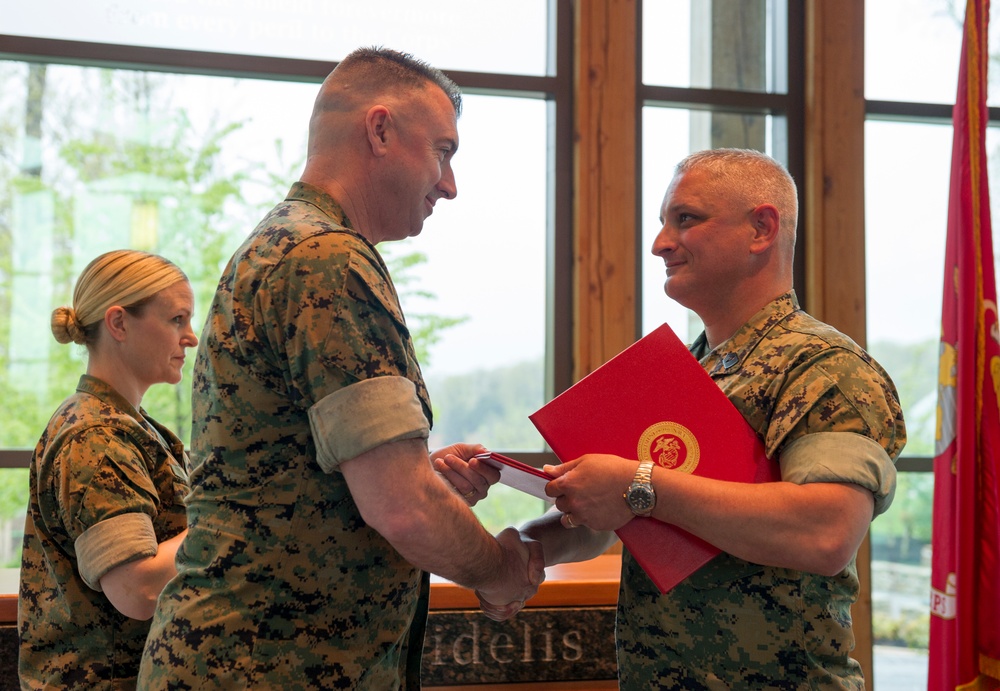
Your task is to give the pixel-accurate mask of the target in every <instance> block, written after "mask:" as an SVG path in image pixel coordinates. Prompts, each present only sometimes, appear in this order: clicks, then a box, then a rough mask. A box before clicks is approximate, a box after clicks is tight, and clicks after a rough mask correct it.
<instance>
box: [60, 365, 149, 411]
mask: <svg viewBox="0 0 1000 691" xmlns="http://www.w3.org/2000/svg"><path fill="white" fill-rule="evenodd" d="M76 390H77V391H79V392H80V393H87V394H90V395H91V396H95V397H96V398H98V399H100V400H101V401H103V402H104V403H107V404H109V405H112V406H114V407H115V408H118V409H119V410H121V411H122V412H123V413H127V414H128V415H131V416H132V417H133V418H135V419H136V420H141V419H142V417H143V414H142V409H139V410H136V408H135V406H133V405H132V404H131V403H129V402H128V401H127V400H126V399H125V397H124V396H122V395H121V394H120V393H118V392H117V391H115V389H114V388H113V387H112V386H111V385H110V384H108V383H107V382H105V381H104V380H103V379H98V378H97V377H92V376H90V375H89V374H84V375H81V376H80V382H79V383H78V384H77V385H76Z"/></svg>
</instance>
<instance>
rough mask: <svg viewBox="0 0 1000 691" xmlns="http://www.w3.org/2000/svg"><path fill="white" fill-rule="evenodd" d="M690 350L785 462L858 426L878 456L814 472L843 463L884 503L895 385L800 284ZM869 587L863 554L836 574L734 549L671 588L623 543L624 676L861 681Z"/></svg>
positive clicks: (685, 684) (820, 460)
mask: <svg viewBox="0 0 1000 691" xmlns="http://www.w3.org/2000/svg"><path fill="white" fill-rule="evenodd" d="M691 351H692V353H693V354H694V355H695V357H697V358H699V360H700V361H701V364H702V366H703V367H704V368H705V369H706V370H707V371H708V372H709V374H710V375H711V376H712V377H713V378H714V379H715V380H716V382H717V383H718V384H719V386H720V387H721V388H722V390H723V391H724V392H725V393H726V395H727V396H728V397H729V399H730V400H731V401H732V402H733V403H734V404H735V405H736V407H737V408H738V409H739V410H740V412H741V413H742V414H743V416H744V417H745V418H746V419H747V420H748V421H749V422H750V424H751V426H752V427H753V428H754V429H755V430H756V431H757V434H758V436H760V437H761V438H762V439H763V440H764V443H765V447H766V450H767V454H768V457H770V458H777V459H778V461H779V463H782V474H783V476H785V477H787V475H788V473H789V471H790V469H789V468H787V467H786V466H785V464H784V462H783V461H782V458H781V454H782V450H783V449H785V448H787V445H788V444H789V443H790V442H792V441H794V440H796V439H800V438H801V437H804V436H805V435H809V434H813V433H817V432H848V433H853V434H845V435H843V439H844V441H843V444H844V448H845V449H848V450H850V449H857V450H858V451H859V452H861V453H860V454H859V455H863V454H864V453H869V454H870V453H871V449H874V450H875V455H876V456H878V457H880V461H881V465H878V464H875V465H876V469H874V470H873V468H872V467H871V464H865V463H862V462H860V461H858V462H856V463H855V464H854V465H856V466H857V467H856V468H855V467H853V465H851V464H848V463H847V462H846V461H847V460H848V459H842V465H841V467H840V468H838V469H837V470H838V472H839V473H840V474H839V475H837V476H836V477H831V476H827V477H824V474H826V473H829V472H830V471H828V470H827V468H826V466H827V461H829V460H830V459H828V458H826V457H825V456H821V457H815V458H814V459H813V458H810V459H809V460H810V462H811V463H813V462H814V467H813V468H811V469H810V470H811V471H812V473H813V475H812V476H811V478H810V481H831V482H833V481H845V480H844V475H845V466H846V475H847V476H848V477H849V481H852V482H855V483H857V484H859V485H862V486H864V487H868V488H870V489H872V491H873V492H876V493H877V492H879V489H878V488H880V487H881V488H885V487H886V486H888V487H889V488H890V491H888V492H887V493H886V496H885V497H884V498H882V499H881V500H877V501H881V508H882V509H884V508H885V507H886V506H887V502H888V501H891V496H892V492H891V488H892V487H894V480H895V475H894V467H893V466H892V462H893V461H894V460H895V459H896V457H897V456H898V455H899V452H900V451H901V450H902V448H903V445H904V444H905V442H906V431H905V428H904V425H903V417H902V411H901V409H900V406H899V400H898V396H897V394H896V390H895V387H894V386H893V384H892V381H891V380H890V379H889V376H888V375H887V374H886V373H885V371H884V370H883V369H882V368H881V367H880V366H879V365H878V364H877V363H876V362H875V361H874V360H872V359H871V358H870V357H869V356H868V355H867V354H866V353H865V352H864V351H862V350H861V348H859V347H858V346H857V345H856V344H855V343H853V342H852V341H851V340H850V339H848V338H847V337H846V336H844V335H843V334H840V333H839V332H837V331H836V330H834V329H832V328H831V327H829V326H827V325H825V324H823V323H822V322H819V321H817V320H816V319H814V318H812V317H810V316H809V315H808V314H806V313H804V312H802V311H801V310H800V309H799V305H798V301H797V299H796V297H795V294H794V292H789V293H787V294H785V295H783V296H781V297H780V298H778V299H777V300H775V301H774V302H772V303H771V304H769V305H768V306H767V307H765V308H764V309H763V310H761V311H760V312H759V313H758V314H757V315H755V316H754V318H753V319H751V321H750V322H749V323H748V324H746V325H745V326H744V327H743V328H741V329H740V330H739V331H738V332H737V333H736V334H734V336H733V337H732V338H730V339H729V340H728V341H726V342H725V343H723V344H721V345H720V346H719V347H718V348H716V349H715V350H714V351H713V352H708V346H707V341H706V340H705V336H704V334H702V335H701V337H700V338H699V339H698V340H697V341H696V342H695V343H694V344H693V345H692V347H691ZM855 435H860V436H855ZM836 436H837V438H839V437H840V435H836ZM861 437H865V438H866V439H862V438H861ZM869 439H870V440H873V441H874V442H877V443H878V444H879V445H880V446H881V449H882V450H883V451H884V453H883V452H882V451H879V447H877V446H875V445H874V444H872V443H871V442H870V441H868V440H869ZM808 441H809V440H804V442H805V443H808ZM883 456H884V457H883ZM852 458H853V456H852ZM858 590H859V583H858V575H857V568H856V565H855V563H854V561H853V560H852V562H851V564H850V565H849V566H848V568H846V569H845V570H844V571H843V572H841V573H840V574H838V575H837V576H835V577H832V578H830V577H825V576H819V575H816V574H811V573H805V572H800V571H795V570H791V569H779V568H773V567H765V566H760V565H757V564H752V563H750V562H746V561H743V560H741V559H738V558H736V557H733V556H732V555H729V554H725V553H723V554H721V555H719V556H718V557H716V558H715V559H713V560H712V561H710V562H709V563H708V564H707V565H706V566H705V567H703V568H702V569H700V570H699V571H697V572H695V573H694V574H692V575H691V576H690V577H689V578H687V579H686V580H684V581H682V582H681V583H680V585H678V586H677V587H675V588H674V589H673V590H671V591H670V592H669V593H667V594H665V595H661V594H660V592H659V591H658V590H657V588H656V587H655V586H654V585H653V583H652V582H651V581H650V580H649V578H648V577H647V576H646V574H645V573H644V572H643V571H642V568H641V567H639V566H638V565H637V564H636V563H635V560H634V559H632V558H631V555H629V554H627V552H626V555H625V559H624V563H623V567H622V583H621V590H620V593H619V605H618V623H617V627H616V631H617V639H618V641H617V645H618V664H619V676H620V680H621V688H623V689H646V688H649V689H664V688H669V689H756V688H768V689H863V688H864V679H863V675H862V672H861V668H860V666H859V665H858V664H857V662H855V661H853V660H852V659H850V657H849V654H850V652H851V650H852V649H853V647H854V634H853V632H852V630H851V613H850V607H851V604H852V603H853V602H854V601H855V600H856V599H857V596H858Z"/></svg>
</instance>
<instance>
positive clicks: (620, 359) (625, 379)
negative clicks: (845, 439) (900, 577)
mask: <svg viewBox="0 0 1000 691" xmlns="http://www.w3.org/2000/svg"><path fill="white" fill-rule="evenodd" d="M528 417H529V418H530V419H531V421H532V422H533V423H534V425H535V427H536V428H538V431H539V432H541V434H542V437H544V439H545V441H546V442H548V445H549V446H550V447H551V448H552V451H553V452H554V453H555V454H556V456H558V457H559V460H560V461H562V462H566V461H571V460H573V459H575V458H578V457H580V456H582V455H584V454H587V453H608V454H615V455H617V456H622V457H624V458H629V459H636V458H638V459H643V460H646V459H648V460H653V461H655V462H656V463H657V464H658V465H660V466H661V467H665V468H669V469H672V470H677V471H680V472H689V473H694V474H695V475H701V476H704V477H710V478H715V479H719V480H731V481H735V482H767V481H771V480H778V479H780V474H779V470H778V464H777V463H776V462H772V461H770V460H768V458H767V456H766V455H765V453H764V445H763V444H762V443H761V441H760V439H759V438H758V437H757V434H756V433H755V432H754V430H753V429H752V428H751V427H750V425H749V424H748V423H747V421H746V420H745V419H744V418H743V416H742V415H741V414H740V412H739V411H738V410H737V409H736V407H735V406H733V404H732V402H730V400H729V399H728V398H726V395H725V394H724V393H722V390H721V389H720V388H719V387H718V385H717V384H716V383H715V382H714V381H712V378H711V377H709V375H708V373H707V372H705V370H704V369H702V367H701V365H700V364H699V363H698V361H697V360H696V359H695V358H694V356H692V355H691V353H690V352H689V351H688V349H687V347H686V346H685V345H684V344H683V343H682V342H681V341H680V339H678V338H677V336H676V335H675V334H674V332H673V331H672V330H671V329H670V327H669V326H668V325H666V324H664V325H663V326H660V327H659V328H657V329H656V330H655V331H653V332H652V333H650V334H649V335H647V336H645V337H643V338H641V339H639V340H638V341H636V342H635V343H633V344H632V345H631V346H629V347H628V348H626V349H625V350H623V351H622V352H621V353H619V354H618V355H616V356H615V357H613V358H612V359H611V360H609V361H608V362H606V363H605V364H604V365H602V366H601V367H598V368H597V369H596V370H594V371H593V372H592V373H590V374H589V375H587V376H586V377H584V378H583V379H581V380H580V381H579V382H577V383H576V384H574V385H573V386H571V387H570V388H569V389H567V390H566V391H564V392H563V393H562V394H560V395H559V396H557V397H555V398H554V399H552V401H550V402H549V403H547V404H546V405H544V406H543V407H542V408H541V409H539V410H538V411H536V412H534V413H532V414H531V415H529V416H528ZM621 489H622V492H623V493H624V491H625V489H626V488H625V487H622V488H621ZM622 501H624V499H622ZM616 532H617V533H618V537H619V538H621V541H622V543H623V544H624V545H625V546H626V547H627V548H628V550H629V552H631V553H632V556H633V557H635V560H636V561H637V562H638V563H639V565H640V566H642V568H643V570H644V571H645V572H646V574H647V575H649V577H650V579H652V581H653V583H655V584H656V586H657V587H658V588H659V589H660V592H662V593H665V592H667V591H669V590H670V589H671V588H673V587H674V586H675V585H677V584H678V583H680V582H681V581H682V580H684V579H685V578H687V577H688V576H689V575H690V574H692V573H694V572H695V571H697V570H698V569H700V568H701V567H702V566H704V565H705V564H706V563H707V562H708V561H709V560H710V559H712V557H714V556H716V555H717V554H718V553H719V552H720V550H719V549H718V548H717V547H714V546H712V545H710V544H709V543H707V542H705V541H704V540H702V539H700V538H697V537H695V536H694V535H691V534H690V533H688V532H686V531H684V530H681V529H680V528H678V527H676V526H673V525H670V524H668V523H663V522H661V521H657V520H656V519H653V518H642V517H636V518H634V519H632V520H631V521H629V522H628V523H626V524H625V525H624V526H622V527H621V528H619V529H618V530H617V531H616Z"/></svg>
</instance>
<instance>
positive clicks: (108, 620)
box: [17, 375, 188, 689]
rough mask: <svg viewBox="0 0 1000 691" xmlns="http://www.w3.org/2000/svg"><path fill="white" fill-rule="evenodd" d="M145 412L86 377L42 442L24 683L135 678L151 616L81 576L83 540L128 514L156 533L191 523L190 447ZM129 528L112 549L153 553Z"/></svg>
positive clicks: (28, 579)
mask: <svg viewBox="0 0 1000 691" xmlns="http://www.w3.org/2000/svg"><path fill="white" fill-rule="evenodd" d="M144 416H145V412H144V411H142V410H139V411H136V410H135V408H133V407H132V406H131V405H130V404H129V403H128V402H127V401H126V400H125V399H124V398H123V397H122V396H121V395H119V394H118V393H117V392H116V391H114V390H113V389H112V388H111V387H110V386H108V385H107V384H105V383H104V382H103V381H101V380H99V379H96V378H94V377H90V376H87V375H84V376H83V377H81V378H80V383H79V386H78V387H77V392H76V394H74V395H73V396H70V397H69V398H68V399H66V400H65V401H64V402H63V403H62V405H61V406H60V407H59V409H58V410H56V412H55V414H53V416H52V419H51V420H49V424H48V426H47V427H46V429H45V432H44V434H43V435H42V437H41V439H39V441H38V445H37V446H36V447H35V452H34V454H33V455H32V457H31V471H30V502H29V507H28V516H27V520H26V523H25V528H24V547H23V551H22V557H21V585H20V595H19V598H18V612H17V619H18V632H19V635H20V640H21V648H20V658H19V666H20V676H21V688H23V689H37V688H54V689H134V688H135V684H136V675H137V674H138V671H139V658H140V656H141V654H142V646H143V643H144V642H145V640H146V632H147V631H148V630H149V622H146V621H137V620H135V619H130V618H128V617H126V616H125V615H124V614H121V613H120V612H119V611H118V610H117V609H115V607H114V605H112V604H111V602H110V601H108V599H107V598H106V597H105V596H104V593H101V592H99V591H97V590H94V589H92V588H90V587H89V586H88V585H87V584H86V583H85V582H84V580H83V579H82V578H81V576H80V564H79V563H78V555H77V551H76V540H77V538H79V537H80V536H81V535H82V534H83V533H84V532H85V531H87V530H88V529H91V528H93V527H94V526H97V528H96V529H97V530H101V525H100V524H101V522H102V521H104V520H106V519H109V518H114V517H117V516H120V515H122V514H126V513H130V512H142V513H144V514H146V515H148V516H149V517H150V518H151V519H152V523H153V529H154V532H155V534H156V540H157V541H158V542H162V541H163V540H166V539H168V538H171V537H173V536H174V535H176V534H178V533H179V532H181V531H182V530H183V529H184V526H185V522H186V521H185V515H184V504H183V499H184V496H185V495H186V494H187V490H188V486H187V471H186V469H185V467H184V465H183V464H184V462H185V456H184V449H183V445H182V444H181V442H180V440H179V439H177V437H176V436H174V435H173V434H172V433H171V432H170V431H169V430H167V429H166V428H165V427H163V426H161V425H159V424H157V423H156V422H155V421H153V420H150V419H149V418H148V417H146V418H145V420H144V419H143V418H144ZM131 537H132V536H129V535H122V536H121V539H120V540H116V542H117V549H116V550H115V551H116V554H118V555H119V556H123V555H129V554H131V556H127V557H126V558H122V559H121V563H122V564H124V563H126V562H128V561H131V560H132V559H135V558H139V557H144V556H150V554H151V553H152V554H155V553H156V544H152V545H151V544H149V541H148V540H141V539H132V540H130V538H131ZM150 550H151V551H152V552H150ZM105 572H106V571H105Z"/></svg>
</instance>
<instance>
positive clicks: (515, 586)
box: [475, 528, 545, 621]
mask: <svg viewBox="0 0 1000 691" xmlns="http://www.w3.org/2000/svg"><path fill="white" fill-rule="evenodd" d="M496 539H497V542H498V543H499V544H500V549H501V551H502V553H503V565H502V567H501V569H500V571H499V572H498V573H497V577H496V579H495V582H494V583H491V584H489V585H488V586H486V587H482V586H481V587H480V588H479V589H477V590H476V591H475V593H476V597H478V598H479V608H480V609H481V610H482V611H483V614H485V615H486V616H487V617H489V618H490V619H493V620H494V621H504V620H506V619H510V618H511V617H512V616H514V615H515V614H517V613H518V612H519V611H521V608H522V607H524V603H525V601H527V600H528V599H529V598H531V597H532V596H534V594H535V593H536V592H538V586H540V585H541V584H542V582H543V581H544V580H545V557H544V555H543V554H542V544H541V543H540V542H537V541H535V540H532V539H530V538H528V537H526V536H524V535H522V534H521V533H520V532H519V531H518V530H517V528H506V529H505V530H503V531H501V532H500V533H498V534H497V536H496Z"/></svg>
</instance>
